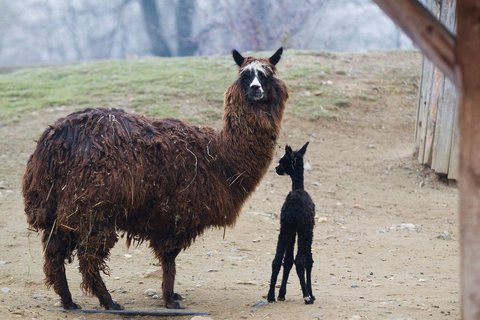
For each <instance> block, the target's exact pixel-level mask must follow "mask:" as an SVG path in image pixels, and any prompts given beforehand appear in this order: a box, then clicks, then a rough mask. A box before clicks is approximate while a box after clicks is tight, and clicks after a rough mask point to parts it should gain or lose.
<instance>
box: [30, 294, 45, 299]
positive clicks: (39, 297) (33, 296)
mask: <svg viewBox="0 0 480 320" xmlns="http://www.w3.org/2000/svg"><path fill="white" fill-rule="evenodd" d="M32 298H33V299H35V300H38V299H43V298H45V295H43V294H41V293H32Z"/></svg>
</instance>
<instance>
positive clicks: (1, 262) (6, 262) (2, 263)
mask: <svg viewBox="0 0 480 320" xmlns="http://www.w3.org/2000/svg"><path fill="white" fill-rule="evenodd" d="M9 263H10V261H2V260H0V266H4V265H6V264H9Z"/></svg>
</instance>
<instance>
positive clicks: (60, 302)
mask: <svg viewBox="0 0 480 320" xmlns="http://www.w3.org/2000/svg"><path fill="white" fill-rule="evenodd" d="M53 306H54V307H57V308H58V307H61V306H62V301H57V302H55V304H54V305H53Z"/></svg>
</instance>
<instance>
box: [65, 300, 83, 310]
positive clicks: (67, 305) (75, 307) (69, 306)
mask: <svg viewBox="0 0 480 320" xmlns="http://www.w3.org/2000/svg"><path fill="white" fill-rule="evenodd" d="M63 309H65V310H79V309H82V307H80V305H78V304H76V303H75V302H73V301H71V302H69V303H65V304H63Z"/></svg>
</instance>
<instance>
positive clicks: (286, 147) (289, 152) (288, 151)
mask: <svg viewBox="0 0 480 320" xmlns="http://www.w3.org/2000/svg"><path fill="white" fill-rule="evenodd" d="M285 153H286V154H292V153H293V150H292V148H291V147H290V146H289V145H288V144H287V145H285Z"/></svg>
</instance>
